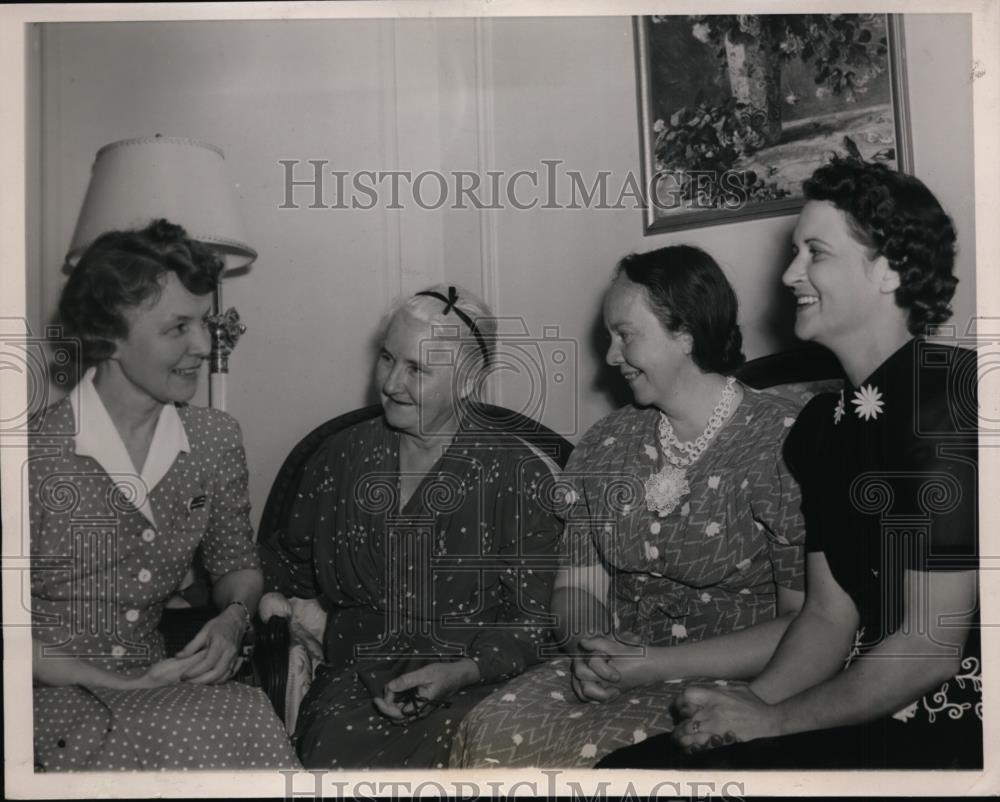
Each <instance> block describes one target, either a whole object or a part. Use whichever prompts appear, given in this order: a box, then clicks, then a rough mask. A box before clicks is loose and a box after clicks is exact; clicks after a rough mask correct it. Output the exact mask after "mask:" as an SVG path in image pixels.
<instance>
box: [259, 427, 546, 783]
mask: <svg viewBox="0 0 1000 802" xmlns="http://www.w3.org/2000/svg"><path fill="white" fill-rule="evenodd" d="M399 440H400V435H399V434H398V433H397V432H394V431H393V430H392V429H391V428H389V426H388V425H387V424H386V422H385V420H384V418H382V417H379V418H375V419H373V420H371V421H366V422H364V423H360V424H357V425H356V426H352V427H350V428H349V429H346V430H344V431H342V432H338V433H337V434H335V435H333V436H332V437H331V438H330V439H329V440H327V441H326V443H324V444H323V446H321V447H320V449H319V451H318V452H317V453H316V454H315V455H314V456H313V457H312V459H311V460H310V462H309V463H308V464H307V466H306V469H305V474H304V478H303V480H302V483H301V484H300V486H299V494H298V497H297V501H296V504H295V507H294V509H293V512H292V520H291V522H290V524H289V527H288V531H287V532H276V533H273V536H271V537H268V538H267V539H266V541H265V542H264V543H262V545H261V555H262V560H263V564H264V574H265V580H266V584H267V586H268V588H269V589H271V590H277V591H279V592H281V593H284V594H285V595H286V596H297V597H302V598H319V599H320V601H321V603H322V605H323V607H324V608H325V609H326V610H327V620H326V630H325V634H324V643H323V650H324V663H323V664H322V665H321V666H320V667H319V669H318V670H317V673H316V676H315V678H314V680H313V683H312V685H311V686H310V689H309V692H308V693H307V694H306V697H305V698H304V699H303V700H302V706H301V708H300V710H299V716H298V722H297V726H296V732H295V741H296V746H297V749H298V752H299V755H300V756H301V758H302V762H303V764H304V765H305V766H307V767H315V768H330V769H347V768H376V767H381V768H442V767H444V766H445V765H446V764H447V760H448V749H449V747H450V745H451V739H452V737H453V736H454V733H455V731H456V729H457V727H458V722H459V720H460V719H461V717H462V715H464V713H465V712H466V711H467V710H469V709H470V708H471V707H472V706H473V705H475V704H476V703H477V702H478V701H479V700H480V699H482V698H483V697H484V696H486V695H487V694H488V693H489V692H490V691H491V690H492V689H493V688H494V687H497V685H498V683H500V682H501V681H502V680H505V679H508V678H510V677H513V676H517V675H518V674H520V673H522V672H523V671H524V670H525V669H526V668H527V667H528V666H530V665H533V664H535V663H538V662H539V661H540V660H541V655H542V649H543V647H544V646H545V645H546V644H548V643H549V642H550V633H551V621H550V620H549V616H548V613H547V611H548V603H549V597H550V595H551V592H552V579H553V577H554V575H555V569H556V567H557V565H558V559H557V555H556V548H557V543H558V538H559V530H560V526H559V521H558V519H557V518H556V516H555V514H554V512H553V503H552V502H551V500H550V496H551V495H552V493H551V490H552V483H553V481H554V478H555V474H556V472H557V470H558V469H556V468H555V466H554V464H553V463H552V462H551V461H549V460H547V459H546V458H544V457H543V456H541V455H539V454H536V453H534V452H533V451H532V450H531V449H530V448H529V447H528V446H527V445H526V444H525V443H524V442H522V441H521V440H520V439H519V438H518V437H516V436H515V435H512V434H503V433H485V432H484V433H476V434H471V433H466V432H460V433H459V434H458V435H456V437H455V439H454V441H453V442H452V443H451V444H450V445H449V446H448V447H447V449H446V450H445V451H444V452H443V454H442V456H441V458H440V459H439V460H438V461H437V462H436V463H435V465H434V466H433V467H432V468H431V470H430V471H429V472H428V473H427V474H426V476H424V477H423V479H422V481H421V483H420V484H419V485H418V487H417V488H416V490H415V491H414V492H413V494H412V495H411V496H410V498H409V499H408V500H407V501H406V502H405V503H402V499H401V492H400V485H399ZM460 658H471V659H472V660H474V661H476V663H477V664H478V666H479V674H480V682H479V684H476V685H472V686H469V687H466V688H464V689H462V690H460V691H458V692H457V693H455V694H453V695H452V696H451V697H450V698H449V699H448V704H449V706H448V707H441V708H439V709H434V710H428V711H427V713H428V714H427V715H425V716H424V717H422V718H418V719H416V720H411V721H409V722H407V724H406V725H405V726H402V725H398V724H394V723H392V722H391V721H390V720H388V719H386V718H384V717H383V716H382V715H381V714H380V713H379V712H378V710H377V709H376V708H375V707H374V705H373V703H372V698H373V697H374V696H381V695H382V691H383V688H384V686H385V684H386V683H387V682H388V681H390V680H391V679H393V678H395V677H398V676H400V675H401V674H404V673H407V672H409V671H413V670H415V669H417V668H419V667H421V666H424V665H427V664H429V663H434V662H440V661H450V660H458V659H460Z"/></svg>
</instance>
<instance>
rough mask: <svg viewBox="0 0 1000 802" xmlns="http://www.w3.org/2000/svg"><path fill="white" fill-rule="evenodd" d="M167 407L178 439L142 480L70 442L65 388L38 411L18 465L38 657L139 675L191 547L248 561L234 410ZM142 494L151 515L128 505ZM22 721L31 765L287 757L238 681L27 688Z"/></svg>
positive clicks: (124, 765) (154, 656) (269, 713)
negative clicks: (25, 463)
mask: <svg viewBox="0 0 1000 802" xmlns="http://www.w3.org/2000/svg"><path fill="white" fill-rule="evenodd" d="M178 412H179V415H180V419H181V422H182V424H183V427H184V430H185V432H186V435H187V438H188V442H189V445H190V450H189V451H188V452H183V451H181V452H179V453H178V454H177V456H176V459H175V460H174V462H173V463H172V465H171V466H170V468H169V470H168V471H167V472H166V474H164V476H163V477H162V478H161V479H160V481H159V482H158V483H157V484H156V486H155V487H154V488H153V489H152V491H149V490H148V488H146V487H144V486H142V482H141V480H140V479H139V478H138V477H135V476H131V477H125V479H126V480H127V481H122V477H112V476H109V475H108V473H107V472H106V471H105V470H104V469H103V468H102V467H101V465H100V464H99V463H98V462H97V461H96V460H95V459H93V458H91V457H89V456H81V455H78V454H77V453H76V451H75V441H74V437H73V435H74V432H75V429H76V425H77V423H76V420H75V415H74V412H73V408H72V405H71V404H70V403H69V399H66V400H64V401H62V402H60V403H59V404H56V405H55V406H53V407H52V408H50V409H49V410H47V411H46V413H45V418H44V421H43V423H42V426H41V430H40V431H39V433H38V434H37V435H36V436H34V438H33V440H32V443H31V457H32V459H31V461H30V463H29V492H30V515H31V557H32V571H31V605H32V635H33V637H34V639H35V640H37V641H41V642H42V643H44V644H45V645H46V646H45V649H46V651H45V656H44V657H42V658H41V659H59V658H60V657H73V658H76V659H78V660H84V661H87V662H89V663H92V664H94V665H96V666H98V667H100V668H103V669H105V670H109V671H113V672H116V673H119V674H122V675H130V676H138V675H141V674H143V673H144V672H145V670H146V669H147V668H148V666H149V665H150V664H151V663H154V662H156V661H158V660H161V659H163V657H164V650H163V639H162V636H161V635H160V633H159V632H158V630H157V626H158V624H159V621H160V617H161V614H162V611H163V608H164V605H165V603H166V601H167V599H168V598H169V597H170V595H171V594H172V593H173V592H174V590H175V589H176V588H177V587H178V585H179V584H180V582H181V580H182V578H183V576H184V574H185V572H186V570H187V568H188V567H189V566H190V564H191V562H192V560H193V558H194V555H195V552H196V550H197V549H198V547H199V546H201V554H202V558H203V561H204V564H205V567H206V569H207V570H208V571H209V572H211V573H212V574H214V575H223V574H226V573H228V572H230V571H235V570H239V569H244V568H256V567H258V565H259V562H258V558H257V556H256V551H255V547H254V543H253V531H252V529H251V527H250V521H249V506H250V505H249V501H248V496H247V469H246V458H245V455H244V452H243V446H242V439H241V435H240V431H239V427H238V425H237V423H236V421H235V420H233V419H232V418H231V417H230V416H228V415H226V414H225V413H222V412H219V411H217V410H209V409H202V408H197V407H182V408H180V409H179V410H178ZM115 479H118V480H119V481H117V482H116V481H115ZM129 482H132V483H133V484H134V485H135V488H134V492H133V493H131V494H130V492H129V490H128V486H129ZM123 488H125V489H123ZM147 496H148V501H149V504H150V507H151V509H152V512H153V519H154V520H155V524H154V523H153V522H151V521H150V520H149V518H147V517H146V516H144V515H143V514H142V513H141V512H139V509H138V507H139V506H140V505H141V503H142V498H144V497H147ZM34 724H35V765H36V769H37V770H41V771H59V770H113V769H129V770H134V769H198V768H206V769H210V768H235V767H260V768H264V767H274V766H290V765H295V764H296V761H295V757H294V754H293V753H292V751H291V748H290V746H289V744H288V740H287V738H286V736H285V734H284V731H283V728H282V726H281V723H280V721H279V720H278V718H277V717H276V716H275V714H274V712H273V710H272V709H271V706H270V704H269V703H268V701H267V698H266V697H265V696H264V695H263V693H262V692H261V691H260V690H259V689H255V688H251V687H249V686H245V685H240V684H237V683H228V684H225V685H219V686H195V685H182V684H178V685H171V686H166V687H162V688H155V689H145V690H129V691H117V690H116V691H111V690H107V689H99V688H84V687H82V686H68V687H58V688H44V687H36V688H35V689H34Z"/></svg>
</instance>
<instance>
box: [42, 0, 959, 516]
mask: <svg viewBox="0 0 1000 802" xmlns="http://www.w3.org/2000/svg"><path fill="white" fill-rule="evenodd" d="M905 34H906V40H907V49H908V54H909V59H908V69H907V71H908V75H909V81H910V100H911V111H912V127H913V139H914V147H915V163H916V172H917V173H918V175H920V176H921V177H922V178H924V179H925V180H926V181H927V183H928V184H929V185H930V186H931V188H932V189H933V190H934V191H935V192H936V193H937V194H938V196H939V197H940V198H941V200H942V202H943V203H944V205H945V207H946V208H947V209H948V210H949V211H950V212H951V213H952V214H953V216H954V217H955V219H956V223H957V225H958V229H959V237H960V242H961V243H962V246H963V250H962V253H961V255H960V259H959V264H958V273H959V275H960V277H961V279H962V283H961V284H960V286H959V292H958V296H957V298H956V304H955V306H956V312H957V314H956V320H958V321H960V326H961V327H962V328H963V329H964V326H965V321H967V320H968V319H969V318H970V317H971V316H972V314H973V310H974V299H975V289H974V263H975V260H974V254H973V245H972V243H973V233H974V232H973V206H972V182H973V178H974V171H973V165H972V128H971V126H972V114H971V86H970V82H969V77H968V74H969V69H970V64H971V52H970V27H969V18H968V16H966V15H919V16H917V15H913V16H907V18H906V25H905ZM34 63H35V64H37V68H38V71H39V73H40V75H39V76H38V80H37V81H36V82H35V83H36V84H37V85H39V86H40V87H41V90H40V91H41V98H40V102H39V103H37V104H35V107H36V108H37V109H38V114H37V116H38V117H39V118H40V120H41V123H40V126H39V129H40V130H39V131H38V140H37V150H38V164H39V165H40V175H38V176H37V178H36V181H37V186H38V188H39V192H38V196H39V197H38V199H37V205H38V206H39V208H40V214H39V217H38V219H39V224H38V225H37V226H36V227H35V228H36V229H37V233H35V234H34V235H33V233H32V231H29V245H33V246H34V247H33V249H29V258H30V259H33V260H34V261H33V263H32V264H31V270H33V271H34V274H33V281H32V282H31V283H29V292H30V293H32V298H29V303H28V309H29V312H32V313H33V314H34V315H36V319H35V320H33V321H32V323H33V325H34V326H35V327H36V328H37V327H39V326H40V325H41V324H42V320H43V319H44V318H45V317H46V316H48V315H49V314H51V312H52V310H53V309H54V304H55V300H56V298H57V297H58V292H59V289H60V286H61V282H62V275H61V274H60V272H59V266H60V265H61V262H62V257H63V254H64V253H65V250H66V247H67V245H68V243H69V240H70V237H71V235H72V229H73V226H74V224H75V220H76V215H77V213H78V211H79V208H80V204H81V202H82V199H83V194H84V192H85V190H86V184H87V180H88V175H89V169H90V165H91V163H92V161H93V157H94V154H95V153H96V151H97V149H98V148H99V147H100V146H101V145H103V144H106V143H107V142H111V141H113V140H117V139H123V138H126V137H132V136H145V135H149V134H152V133H162V134H164V135H176V136H191V137H196V138H200V139H204V140H207V141H209V142H212V143H214V144H216V145H218V146H220V147H221V148H223V150H224V151H225V153H226V156H227V162H228V166H229V170H230V174H231V176H232V178H233V180H234V183H235V184H236V186H237V188H238V197H239V205H240V210H241V213H242V215H243V218H244V221H245V223H246V229H247V234H248V238H249V240H250V242H251V243H252V244H253V245H254V247H256V248H257V250H258V251H259V252H260V258H259V260H258V262H257V263H256V264H255V266H254V268H253V270H252V271H251V272H250V273H249V274H248V275H246V276H242V277H237V278H234V279H232V280H230V281H228V282H227V283H226V285H225V303H226V304H227V305H228V304H234V305H236V306H237V307H238V308H239V310H240V313H241V315H242V316H243V318H244V320H245V321H246V322H247V324H248V326H249V332H248V334H247V335H246V337H245V338H244V339H243V340H242V341H241V342H240V344H239V346H238V348H237V350H236V351H235V353H234V355H233V357H232V359H231V369H232V371H233V372H232V375H231V377H230V383H229V410H230V412H232V413H233V414H234V415H236V416H237V418H239V420H240V421H241V423H242V424H243V428H244V432H245V435H246V444H247V452H248V457H249V460H250V467H251V473H252V483H251V494H252V500H253V502H254V507H255V511H256V513H257V514H259V512H260V508H261V507H262V505H263V501H264V498H265V497H266V493H267V490H268V488H269V487H270V483H271V481H272V480H273V477H274V474H275V472H276V470H277V468H278V466H279V465H280V463H281V461H282V460H283V459H284V456H285V455H286V454H287V452H288V450H289V449H290V448H291V447H292V446H293V445H294V443H295V442H296V441H297V440H298V439H299V438H300V437H301V436H302V435H304V434H305V433H306V432H308V431H309V430H310V429H311V428H312V427H314V426H315V425H317V424H319V423H321V422H322V421H324V420H326V419H327V418H329V417H332V416H333V415H336V414H338V413H340V412H344V411H347V410H349V409H352V408H354V407H357V406H359V405H361V404H363V403H364V402H365V401H366V397H367V384H368V379H369V376H370V365H371V362H370V353H369V351H368V343H369V339H370V334H371V332H372V330H373V329H374V327H375V325H376V323H377V321H378V319H379V316H380V314H381V311H382V310H383V309H384V307H385V305H386V304H387V302H388V301H389V300H390V299H391V298H392V297H394V296H395V295H396V294H398V293H399V292H402V291H405V292H412V291H413V290H415V289H418V288H420V287H421V286H423V285H426V284H430V283H433V282H436V281H440V280H445V279H446V280H448V281H450V282H455V283H461V284H465V285H466V286H468V287H469V288H470V289H473V290H475V291H477V292H483V293H484V294H485V295H486V298H487V300H488V301H490V302H491V303H493V305H494V308H495V309H496V311H497V312H498V313H499V314H501V315H511V316H521V317H523V318H524V319H525V321H527V323H528V325H529V326H530V330H531V333H532V334H541V333H542V332H543V327H545V326H557V327H558V329H559V335H560V337H562V338H568V339H569V340H571V341H575V342H576V344H577V350H578V356H579V363H578V365H579V369H578V371H577V376H576V383H575V385H576V386H575V387H572V386H567V385H565V384H564V385H562V386H561V387H555V386H550V388H549V389H550V390H551V393H550V395H549V397H548V399H547V406H546V407H545V409H544V410H543V412H542V417H543V419H544V420H545V422H546V423H548V424H550V425H552V426H554V427H556V428H558V429H560V430H563V431H566V432H567V433H569V434H571V435H572V436H573V437H575V436H576V435H577V434H579V433H580V432H582V431H583V430H584V429H586V427H587V426H589V425H590V424H591V423H593V422H594V421H595V420H596V419H597V418H598V417H600V416H601V415H603V414H604V413H605V412H606V411H607V410H608V409H609V408H610V401H609V397H608V396H607V395H606V394H605V393H603V392H602V391H601V390H600V389H598V388H597V387H596V386H595V385H594V381H595V378H596V377H597V375H598V366H599V362H598V360H597V357H596V355H595V354H594V353H593V351H592V350H591V346H590V343H591V341H590V331H591V326H592V324H593V321H594V316H595V314H596V313H597V308H598V302H599V298H600V295H601V292H602V290H603V288H604V286H605V284H606V282H607V279H608V276H609V273H610V270H611V268H612V266H613V265H614V263H615V262H616V261H617V259H618V258H620V257H621V256H622V255H623V254H624V253H626V252H628V251H630V250H645V249H650V248H654V247H660V246H662V245H664V244H667V243H668V242H688V243H691V244H695V245H699V246H701V247H704V248H706V249H707V250H708V251H710V252H711V253H712V254H714V255H715V256H716V258H718V259H719V261H720V263H721V264H722V265H723V267H724V269H725V270H726V272H727V274H728V276H729V278H730V280H731V281H732V282H733V284H734V286H735V287H736V290H737V294H738V295H739V298H740V303H741V307H742V324H743V328H744V338H745V344H746V351H747V354H748V356H750V357H754V356H759V355H762V354H766V353H770V352H773V351H775V350H778V349H780V348H781V347H782V346H784V345H786V344H787V343H789V342H790V338H791V331H790V324H789V318H788V313H789V311H790V310H789V307H788V301H787V298H785V296H784V294H783V293H782V291H781V290H780V287H779V284H778V276H779V275H780V272H781V270H782V268H783V265H784V262H785V259H786V254H787V239H788V233H789V231H790V229H791V226H792V224H793V218H791V217H785V218H772V219H769V220H759V221H753V222H747V223H737V224H730V225H721V226H713V227H709V228H700V229H693V230H690V231H687V232H676V233H672V234H669V235H658V236H655V237H644V236H643V235H642V220H641V213H640V212H638V211H632V210H619V211H608V210H596V209H595V210H579V209H577V210H561V211H560V210H538V209H536V210H534V211H517V210H513V209H509V208H508V209H502V210H492V211H491V210H476V209H473V208H469V209H465V210H453V209H443V210H440V211H436V212H432V211H427V210H421V209H417V208H415V207H414V205H413V204H412V203H408V204H407V205H406V208H404V209H402V210H388V209H385V208H382V207H380V208H376V209H373V210H371V211H355V210H334V209H309V208H306V205H307V203H308V201H309V200H310V195H309V192H307V191H304V190H298V194H297V195H296V198H297V199H300V200H301V203H302V208H299V209H296V210H289V209H284V210H282V209H279V206H280V205H281V203H282V201H283V199H284V188H283V183H282V182H283V170H282V168H281V166H280V164H279V160H280V159H298V160H301V161H302V162H303V164H304V163H305V162H306V161H307V160H309V159H326V160H328V161H329V162H330V168H331V169H342V170H349V171H358V170H392V169H403V170H412V171H413V172H414V173H417V172H420V171H422V170H445V171H451V170H470V171H474V172H478V173H480V174H485V171H487V170H503V171H506V173H507V174H508V175H509V174H512V173H513V172H515V171H517V170H521V169H528V170H531V169H539V168H541V160H542V159H558V160H561V161H562V162H563V164H562V166H561V168H560V169H561V170H570V169H576V170H580V171H583V172H584V173H596V172H597V171H598V170H609V171H611V172H612V178H611V180H610V182H609V183H610V185H611V186H614V187H617V186H620V184H621V182H622V181H623V180H624V176H625V175H626V174H627V173H628V172H629V171H635V170H637V169H638V164H639V144H638V133H637V114H636V99H635V98H636V92H635V63H634V54H633V41H632V28H631V21H630V19H629V18H626V17H611V18H559V19H531V20H525V19H494V20H472V19H464V20H462V19H459V20H400V21H391V20H383V21H376V20H370V21H369V20H354V21H309V22H303V21H292V22H285V21H280V22H279V21H275V22H199V23H142V24H139V23H132V24H118V23H116V24H65V25H56V26H46V27H45V28H44V29H43V30H42V32H41V36H40V54H39V56H38V58H37V60H36V61H35V62H34ZM32 100H33V99H32V98H29V102H31V101H32ZM942 120H948V121H949V122H948V124H946V125H945V124H942ZM29 121H30V118H29ZM30 169H32V165H31V163H30V162H29V170H30ZM36 171H37V168H36ZM304 174H305V172H304V171H303V173H300V175H304ZM29 180H30V178H29ZM432 188H433V185H427V192H428V194H430V196H431V197H432V198H433V195H434V194H435V193H434V192H431V189H432ZM331 191H332V188H331ZM31 202H33V201H32V199H31V198H29V203H31ZM32 240H40V241H36V242H32ZM508 378H509V377H508ZM501 389H502V392H501V397H500V400H502V401H505V402H507V403H512V404H515V405H517V406H520V405H521V403H522V401H524V400H525V398H526V392H527V391H526V390H525V388H524V386H523V385H519V384H517V382H516V381H514V382H511V381H507V383H506V384H505V385H504V386H503V387H502V388H501ZM535 389H536V390H537V388H535ZM534 400H538V399H537V396H536V397H535V399H534Z"/></svg>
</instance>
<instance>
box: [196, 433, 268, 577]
mask: <svg viewBox="0 0 1000 802" xmlns="http://www.w3.org/2000/svg"><path fill="white" fill-rule="evenodd" d="M220 436H221V437H222V439H223V440H224V442H225V446H224V448H223V449H222V453H221V454H220V456H219V458H218V459H217V460H216V461H215V464H214V465H213V470H212V480H211V485H210V487H211V490H210V497H211V500H210V503H211V512H210V515H209V522H208V527H207V530H206V532H205V537H204V539H203V540H202V543H201V551H202V559H203V561H204V564H205V569H206V570H207V571H208V572H209V573H210V574H212V575H213V576H216V577H219V576H223V575H225V574H228V573H230V572H232V571H239V570H242V569H247V568H259V567H260V562H259V560H258V559H257V550H256V547H255V546H254V535H253V527H252V526H251V525H250V494H249V488H248V483H249V473H248V471H247V458H246V452H244V450H243V435H242V433H241V432H240V427H239V424H238V423H237V422H236V420H235V419H234V418H231V417H229V416H228V415H227V416H226V418H225V425H224V426H223V430H222V433H221V435H220Z"/></svg>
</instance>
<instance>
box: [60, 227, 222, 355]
mask: <svg viewBox="0 0 1000 802" xmlns="http://www.w3.org/2000/svg"><path fill="white" fill-rule="evenodd" d="M222 268H223V262H222V259H221V258H220V257H219V256H218V255H217V254H215V253H214V252H213V251H212V250H211V249H210V248H209V247H208V246H206V245H203V244H202V243H200V242H197V241H195V240H193V239H190V238H189V237H188V236H187V233H186V232H185V231H184V229H183V228H181V227H180V226H178V225H174V224H173V223H169V222H167V221H166V220H154V221H153V222H152V223H150V224H149V225H148V226H146V227H145V228H143V229H135V230H127V231H108V232H106V233H104V234H101V236H99V237H98V238H97V239H96V240H94V242H93V243H92V244H91V245H90V246H89V247H88V248H87V250H86V251H84V253H83V256H81V257H80V261H79V263H78V264H77V265H76V267H75V268H73V270H72V272H70V275H69V280H68V281H67V282H66V286H65V287H63V291H62V296H61V297H60V299H59V313H58V317H59V322H60V323H61V324H62V326H63V330H64V332H63V333H64V335H65V336H67V337H75V338H78V339H79V340H80V359H81V362H82V364H83V366H84V367H87V366H90V365H94V364H96V363H98V362H101V361H103V360H104V359H107V358H108V357H109V356H111V354H112V353H113V352H114V340H116V339H123V338H125V337H127V336H128V321H127V320H126V318H125V310H126V309H129V308H135V307H137V306H140V305H142V304H143V303H146V302H147V301H150V300H153V301H154V302H155V299H156V298H158V297H159V295H160V292H161V290H162V288H163V282H164V280H165V277H166V274H167V273H174V274H176V275H177V278H178V279H179V280H180V282H181V284H182V285H183V286H184V288H185V289H187V290H188V292H191V293H193V294H194V295H207V294H208V293H210V292H212V290H213V289H215V287H216V285H217V284H218V282H219V275H220V274H221V273H222Z"/></svg>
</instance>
